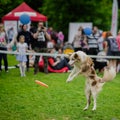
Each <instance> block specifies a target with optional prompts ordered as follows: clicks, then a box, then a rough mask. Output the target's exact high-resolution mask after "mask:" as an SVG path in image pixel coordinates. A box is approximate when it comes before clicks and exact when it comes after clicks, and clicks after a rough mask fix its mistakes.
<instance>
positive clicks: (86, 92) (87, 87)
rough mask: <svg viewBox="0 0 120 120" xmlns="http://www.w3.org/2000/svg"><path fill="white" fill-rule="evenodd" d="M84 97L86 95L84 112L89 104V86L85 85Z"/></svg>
mask: <svg viewBox="0 0 120 120" xmlns="http://www.w3.org/2000/svg"><path fill="white" fill-rule="evenodd" d="M85 95H86V99H87V105H86V107H85V108H84V110H87V109H88V107H89V105H90V102H91V90H90V88H89V85H86V89H85Z"/></svg>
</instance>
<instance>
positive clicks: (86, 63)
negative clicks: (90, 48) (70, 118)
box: [66, 51, 116, 110]
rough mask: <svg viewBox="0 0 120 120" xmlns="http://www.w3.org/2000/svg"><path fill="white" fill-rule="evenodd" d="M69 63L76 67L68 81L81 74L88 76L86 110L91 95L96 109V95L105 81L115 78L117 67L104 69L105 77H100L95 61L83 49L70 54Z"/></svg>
mask: <svg viewBox="0 0 120 120" xmlns="http://www.w3.org/2000/svg"><path fill="white" fill-rule="evenodd" d="M69 64H70V65H73V66H74V68H73V70H72V72H71V73H70V75H69V76H68V79H67V81H66V82H70V81H72V80H73V79H74V78H75V77H76V76H78V75H79V74H82V75H84V76H85V77H86V88H85V94H86V99H87V105H86V107H85V108H84V110H87V109H88V107H89V105H90V97H91V95H92V97H93V101H94V103H93V108H92V110H96V97H97V95H98V93H99V92H100V90H101V89H102V86H103V85H104V83H105V82H106V81H110V80H112V79H114V78H115V76H116V71H115V69H114V68H113V67H111V68H106V69H105V70H104V75H103V77H102V78H101V77H99V76H98V75H97V74H96V71H95V69H94V63H93V61H92V59H91V58H90V57H89V56H88V55H86V54H85V53H84V52H82V51H78V52H74V53H72V54H71V55H70V61H69Z"/></svg>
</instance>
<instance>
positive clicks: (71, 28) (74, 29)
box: [68, 22, 92, 43]
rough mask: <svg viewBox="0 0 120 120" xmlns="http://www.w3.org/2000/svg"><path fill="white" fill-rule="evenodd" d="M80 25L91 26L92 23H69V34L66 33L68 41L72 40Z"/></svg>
mask: <svg viewBox="0 0 120 120" xmlns="http://www.w3.org/2000/svg"><path fill="white" fill-rule="evenodd" d="M80 26H81V27H83V28H86V27H89V28H92V23H91V22H90V23H69V34H68V42H69V43H72V42H73V39H74V36H75V34H76V33H77V32H78V28H79V27H80Z"/></svg>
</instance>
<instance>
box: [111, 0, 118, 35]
mask: <svg viewBox="0 0 120 120" xmlns="http://www.w3.org/2000/svg"><path fill="white" fill-rule="evenodd" d="M117 25H118V2H117V0H113V6H112V24H111V33H112V34H113V36H114V37H116V35H117Z"/></svg>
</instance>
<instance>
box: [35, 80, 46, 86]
mask: <svg viewBox="0 0 120 120" xmlns="http://www.w3.org/2000/svg"><path fill="white" fill-rule="evenodd" d="M35 82H36V83H37V84H39V85H41V86H44V87H47V88H48V85H47V84H45V83H43V82H41V81H39V80H35Z"/></svg>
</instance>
